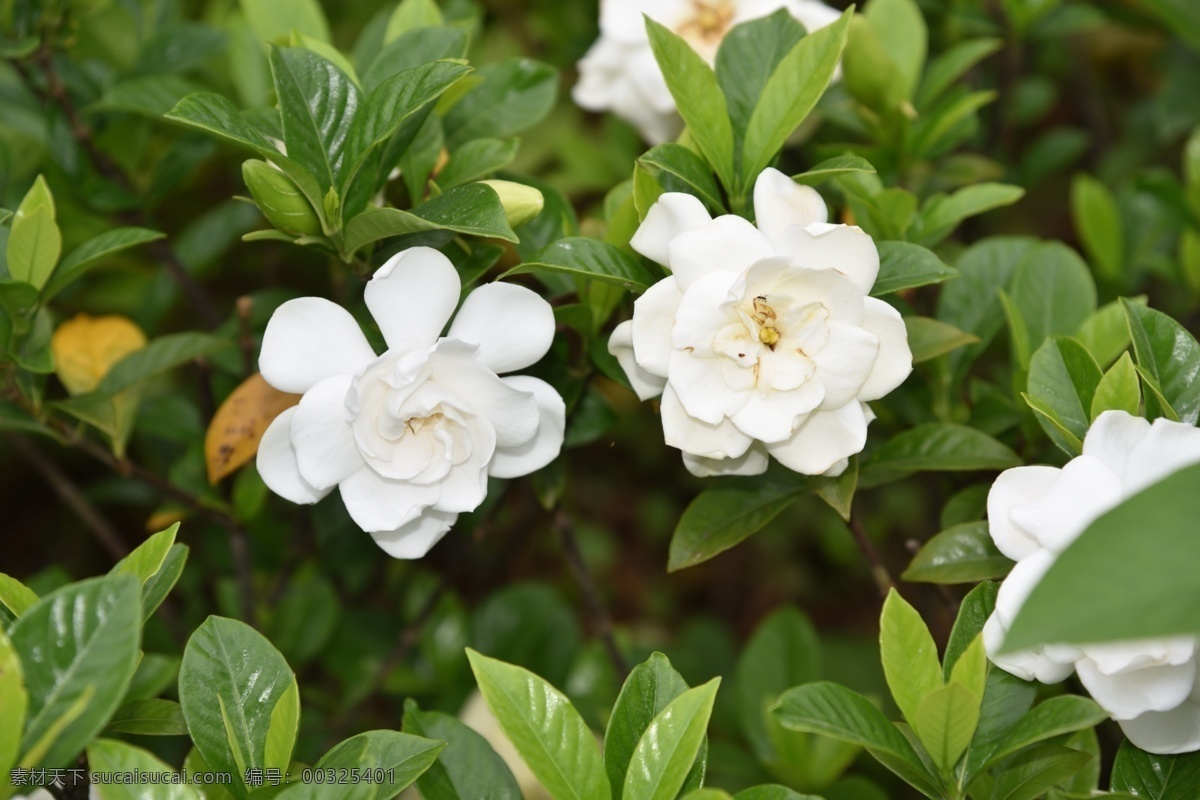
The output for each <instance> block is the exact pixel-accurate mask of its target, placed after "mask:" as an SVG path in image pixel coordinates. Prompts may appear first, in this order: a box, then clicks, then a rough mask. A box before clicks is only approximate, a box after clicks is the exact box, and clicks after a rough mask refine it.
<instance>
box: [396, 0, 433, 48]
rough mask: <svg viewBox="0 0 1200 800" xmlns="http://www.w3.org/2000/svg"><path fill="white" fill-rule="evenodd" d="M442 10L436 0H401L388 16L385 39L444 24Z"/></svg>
mask: <svg viewBox="0 0 1200 800" xmlns="http://www.w3.org/2000/svg"><path fill="white" fill-rule="evenodd" d="M443 22H444V20H443V18H442V11H441V9H440V8H438V5H437V3H436V2H434V0H401V2H400V4H399V5H397V6H396V10H395V11H393V12H392V16H391V17H389V18H388V23H387V28H385V29H384V34H383V41H384V42H391V41H393V40H394V39H397V38H398V37H400V36H401V35H402V34H405V33H408V32H409V31H414V30H419V29H421V28H432V27H437V26H439V25H441V24H443Z"/></svg>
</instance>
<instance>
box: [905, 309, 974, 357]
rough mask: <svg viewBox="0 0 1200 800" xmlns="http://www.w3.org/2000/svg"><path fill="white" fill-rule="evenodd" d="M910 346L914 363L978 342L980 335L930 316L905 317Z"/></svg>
mask: <svg viewBox="0 0 1200 800" xmlns="http://www.w3.org/2000/svg"><path fill="white" fill-rule="evenodd" d="M904 327H905V328H906V329H907V330H908V346H909V349H910V350H912V358H913V363H914V364H920V363H922V362H925V361H931V360H933V359H935V358H937V357H938V356H942V355H945V354H946V353H949V352H950V351H952V350H957V349H958V348H960V347H966V346H967V345H971V344H977V343H978V342H979V337H978V336H976V335H975V334H973V333H967V332H966V331H960V330H959V329H958V328H956V327H954V326H953V325H950V324H948V323H945V322H941V321H939V320H936V319H932V318H930V317H905V318H904Z"/></svg>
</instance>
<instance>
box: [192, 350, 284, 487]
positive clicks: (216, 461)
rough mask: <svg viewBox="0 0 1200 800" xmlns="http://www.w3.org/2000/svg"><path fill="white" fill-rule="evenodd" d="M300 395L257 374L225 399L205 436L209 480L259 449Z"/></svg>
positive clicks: (216, 477)
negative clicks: (269, 426)
mask: <svg viewBox="0 0 1200 800" xmlns="http://www.w3.org/2000/svg"><path fill="white" fill-rule="evenodd" d="M299 402H300V395H298V394H287V393H286V392H281V391H279V390H278V389H276V388H275V387H273V386H271V384H269V383H267V382H266V381H265V380H263V376H262V375H259V374H257V373H255V374H254V375H251V376H250V377H249V378H247V379H246V380H245V381H243V382H242V385H241V386H239V387H237V388H236V389H234V390H233V392H231V393H230V395H229V397H227V398H225V402H224V403H222V404H221V407H220V408H218V409H217V413H216V414H214V415H213V418H212V422H211V423H210V424H209V426H208V433H207V434H205V436H204V463H205V465H206V466H207V467H208V482H209V483H212V484H215V483H216V482H217V481H219V480H221V479H222V478H224V477H225V476H227V475H229V474H230V473H232V472H233V471H234V470H236V469H237V468H238V467H240V466H242V465H243V464H245V463H246V462H247V461H249V460H250V459H252V458H254V455H255V454H256V453H257V452H258V443H259V442H260V441H262V437H263V433H265V432H266V430H267V426H268V425H270V424H271V422H272V421H273V420H274V419H275V418H276V417H277V416H279V415H280V414H281V413H282V412H283V411H285V410H286V409H289V408H291V407H292V406H294V405H296V403H299Z"/></svg>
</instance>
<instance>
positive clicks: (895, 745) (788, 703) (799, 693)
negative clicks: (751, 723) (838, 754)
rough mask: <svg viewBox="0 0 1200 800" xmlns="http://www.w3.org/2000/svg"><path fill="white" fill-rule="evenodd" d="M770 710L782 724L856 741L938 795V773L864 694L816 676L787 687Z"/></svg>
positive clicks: (907, 778)
mask: <svg viewBox="0 0 1200 800" xmlns="http://www.w3.org/2000/svg"><path fill="white" fill-rule="evenodd" d="M774 713H775V716H776V717H777V718H778V719H779V721H780V722H781V723H782V724H783V727H785V728H789V729H791V730H794V731H806V732H808V733H819V734H822V735H825V736H832V737H833V738H835V739H840V740H842V741H846V742H851V743H853V744H857V745H861V746H863V747H865V748H867V749H868V750H869V751H870V753H871V755H872V756H874V757H875V758H876V760H878V761H879V762H880V763H881V764H883V765H884V766H885V767H887V768H888V769H889V770H891V771H892V772H894V773H896V774H897V775H899V776H900V777H901V778H903V779H904V780H905V781H906V782H908V783H909V784H910V785H912V786H914V787H916V788H917V789H918V790H920V791H921V792H922V793H923V794H925V795H926V796H928V797H932V798H940V797H942V793H941V789H940V786H939V781H938V779H937V778H935V777H934V776H933V775H930V774H929V771H928V770H927V769H926V768H925V764H924V763H923V762H922V761H921V757H920V756H919V755H917V752H916V750H914V749H913V746H912V745H911V744H909V742H908V739H906V738H904V734H902V733H900V731H899V730H897V729H896V727H895V726H894V725H892V723H891V722H889V721H888V719H887V717H885V716H884V715H883V712H882V711H880V710H879V709H878V708H876V707H875V706H874V705H872V704H871V701H870V700H868V699H867V698H865V697H863V696H862V695H860V694H858V693H856V692H852V691H851V690H849V689H847V688H846V687H845V686H840V685H838V684H836V683H830V682H828V681H819V682H817V683H810V684H807V685H805V686H797V687H795V688H794V689H789V690H788V691H787V692H785V693H784V695H783V697H781V698H780V699H779V703H778V704H777V705H776V706H775V712H774Z"/></svg>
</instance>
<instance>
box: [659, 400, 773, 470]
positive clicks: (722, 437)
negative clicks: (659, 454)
mask: <svg viewBox="0 0 1200 800" xmlns="http://www.w3.org/2000/svg"><path fill="white" fill-rule="evenodd" d="M660 410H661V413H662V422H663V438H664V439H665V441H666V443H667V444H668V445H669V446H671V447H677V448H679V449H680V450H682V451H683V452H685V453H691V454H692V455H694V456H702V457H704V458H740V457H741V456H742V455H744V454H745V452H746V450H747V449H749V447H750V444H751V439H750V437H749V436H747V435H745V434H744V433H742V432H741V431H739V430H738V429H737V428H735V427H734V425H733V423H732V422H730V421H729V420H727V419H723V420H721V422H719V423H718V424H716V425H709V424H708V423H705V422H701V421H700V420H698V419H696V418H694V417H690V416H688V413H687V412H686V411H684V410H683V405H682V404H681V403H680V402H679V397H678V396H677V395H676V394H675V390H674V389H673V388H672V387H671V385H670V384H667V388H666V389H665V390H664V391H663V397H662V406H661V409H660Z"/></svg>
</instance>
